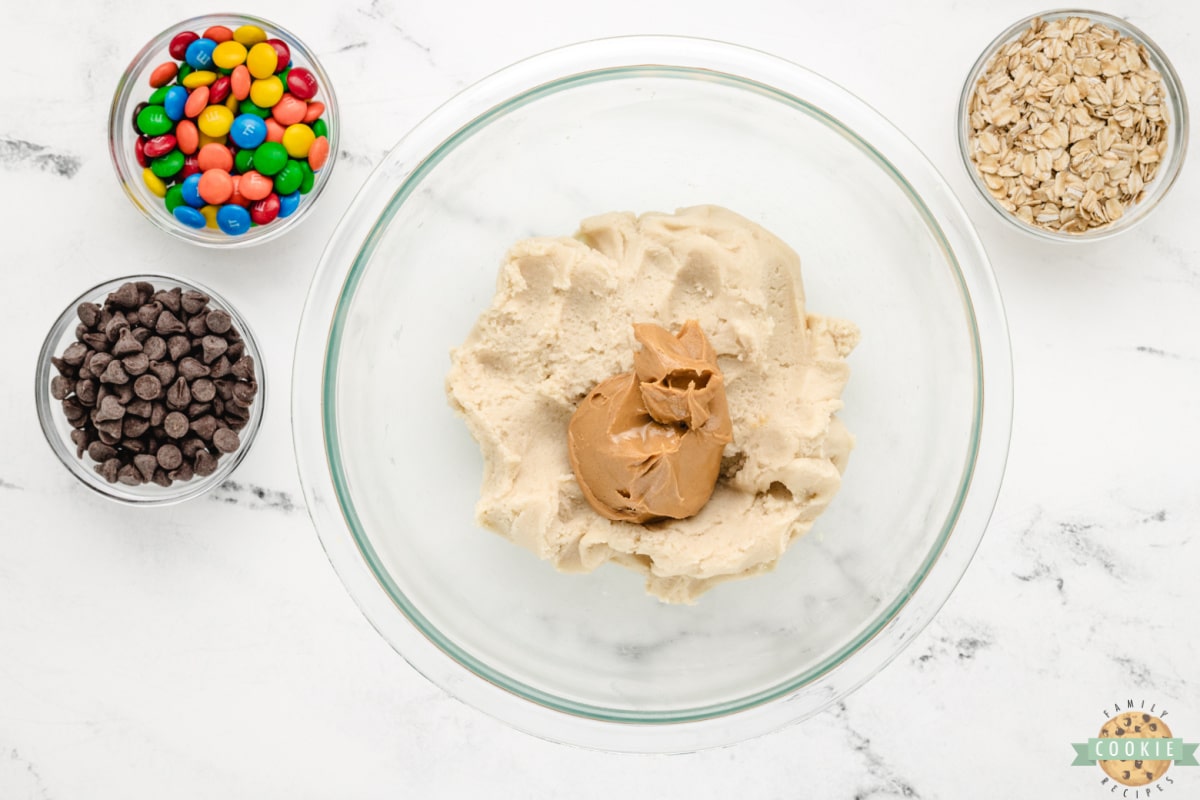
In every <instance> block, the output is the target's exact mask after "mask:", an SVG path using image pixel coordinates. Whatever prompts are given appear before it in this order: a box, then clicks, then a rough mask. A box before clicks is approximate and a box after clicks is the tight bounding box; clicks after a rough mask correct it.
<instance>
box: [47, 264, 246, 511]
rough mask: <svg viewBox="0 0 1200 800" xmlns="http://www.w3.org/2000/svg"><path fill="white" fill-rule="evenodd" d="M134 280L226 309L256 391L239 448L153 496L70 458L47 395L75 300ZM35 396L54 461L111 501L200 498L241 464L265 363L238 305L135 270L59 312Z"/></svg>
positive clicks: (146, 503)
mask: <svg viewBox="0 0 1200 800" xmlns="http://www.w3.org/2000/svg"><path fill="white" fill-rule="evenodd" d="M137 281H146V282H149V283H154V282H155V281H167V282H169V283H172V284H176V285H179V286H181V287H184V288H185V289H195V290H196V291H200V292H204V293H205V294H207V295H208V296H209V298H211V301H212V302H213V303H215V304H216V306H217V307H218V308H220V309H221V310H223V311H226V312H228V313H229V316H230V317H232V318H233V324H234V325H235V326H237V329H238V332H239V333H240V334H241V336H242V340H243V341H244V342H245V343H246V354H247V355H250V356H253V358H254V377H255V379H256V380H257V381H258V394H257V396H256V397H255V398H254V403H253V404H252V405H251V407H250V408H251V411H250V419H249V420H247V422H246V427H244V428H243V429H242V430H241V431H239V432H238V437H239V439H240V441H241V444H240V446H239V447H238V449H237V450H236V451H234V452H233V453H227V454H226V455H225V456H224V457H223V458H221V459H220V460H219V461H218V462H217V469H216V471H215V472H213V474H212V475H209V476H207V477H204V478H199V479H197V478H193V479H192V480H189V481H176V482H175V483H174V484H172V485H171V486H167V487H159V489H160V491H156V492H155V493H154V494H153V495H149V496H139V495H136V494H133V493H131V492H128V491H126V490H125V488H124V486H123V484H121V483H119V482H118V483H114V484H110V483H108V482H107V481H105V480H104V479H103V478H101V477H100V476H99V475H98V474H96V472H95V471H94V470H93V469H91V467H90V466H88V465H87V464H85V463H84V461H83V460H82V459H80V458H76V457H75V452H74V447H75V445H74V444H71V443H69V441H68V440H66V439H64V438H63V437H62V436H61V435H60V433H59V431H58V429H57V427H56V422H55V419H54V414H55V413H58V412H56V409H55V408H54V404H55V403H56V402H57V401H56V400H54V399H53V398H52V397H51V396H50V379H51V378H52V377H53V372H54V366H53V365H52V364H51V363H50V358H51V356H56V355H58V354H57V353H55V352H54V351H55V350H56V349H57V347H58V345H59V343H60V342H62V341H63V340H64V337H66V336H67V334H68V333H69V332H70V331H71V330H72V327H73V324H74V323H75V322H76V321H77V320H76V314H77V311H78V308H79V305H80V303H87V302H98V301H97V298H100V300H99V302H103V298H104V296H105V295H107V294H108V293H109V292H112V291H115V290H116V289H118V288H119V287H120V286H121V285H122V284H125V283H130V282H137ZM155 288H156V289H157V288H158V287H157V286H156V287H155ZM34 399H35V402H36V404H37V414H38V423H39V426H40V427H41V429H42V434H43V435H44V436H45V437H46V442H47V443H48V444H49V445H50V449H51V450H53V451H54V454H55V455H56V456H58V460H59V461H61V462H62V464H63V466H64V467H66V468H67V470H68V471H69V472H70V473H71V474H72V475H74V476H75V478H76V479H77V480H78V481H79V482H80V483H82V484H83V485H84V486H86V487H87V488H89V489H91V490H92V491H94V492H96V493H97V494H100V495H103V496H104V497H106V498H108V499H109V500H114V501H116V502H119V503H123V504H125V505H130V506H140V507H151V506H169V505H174V504H176V503H181V502H183V501H185V500H190V499H192V498H194V497H199V496H201V495H203V494H206V493H207V492H209V491H211V490H212V489H214V488H216V487H217V486H220V485H221V484H222V483H223V482H224V481H225V480H226V479H227V478H228V477H229V476H230V475H232V474H233V472H234V470H236V469H237V467H238V465H239V464H241V463H242V459H244V458H245V457H246V455H247V454H248V453H249V452H250V448H251V447H252V446H253V445H254V442H255V440H256V439H257V438H258V429H259V428H260V427H261V426H262V418H263V413H264V410H265V408H266V400H267V382H266V368H265V366H264V364H263V358H262V351H261V350H260V349H259V346H258V340H257V339H256V338H255V337H254V331H253V330H252V329H251V328H250V326H249V325H248V324H247V323H246V319H245V317H243V316H242V314H241V312H239V311H238V310H237V307H236V306H234V305H233V304H232V303H230V302H229V301H228V300H227V299H226V298H225V297H224V296H223V295H221V294H220V293H219V292H215V291H213V290H212V289H210V288H209V287H208V286H206V285H204V284H203V283H199V282H197V281H195V280H192V279H190V278H183V277H180V276H178V275H172V274H170V273H165V272H155V273H136V274H132V275H126V276H124V277H120V278H113V279H111V280H106V281H103V282H102V283H98V284H96V285H95V286H93V287H91V288H90V289H88V290H87V291H85V292H83V293H82V294H80V295H79V296H78V297H76V298H75V299H74V300H72V301H71V302H70V303H69V304H68V305H67V306H66V308H65V309H64V310H63V312H62V313H61V314H59V315H58V317H57V318H56V319H55V321H54V323H53V324H52V325H51V327H50V330H49V332H47V334H46V338H45V340H44V341H43V342H42V346H41V349H40V350H39V352H38V363H37V368H36V371H35V383H34Z"/></svg>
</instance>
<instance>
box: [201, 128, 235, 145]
mask: <svg viewBox="0 0 1200 800" xmlns="http://www.w3.org/2000/svg"><path fill="white" fill-rule="evenodd" d="M228 141H229V136H228V134H226V135H225V136H209V135H208V134H207V133H205V132H204V131H200V146H201V147H204V145H206V144H212V143H213V142H216V143H217V144H227V143H228Z"/></svg>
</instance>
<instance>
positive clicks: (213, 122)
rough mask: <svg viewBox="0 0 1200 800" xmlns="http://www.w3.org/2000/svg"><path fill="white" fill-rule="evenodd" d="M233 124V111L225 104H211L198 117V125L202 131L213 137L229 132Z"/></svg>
mask: <svg viewBox="0 0 1200 800" xmlns="http://www.w3.org/2000/svg"><path fill="white" fill-rule="evenodd" d="M232 124H233V112H232V111H230V110H229V109H228V108H226V107H225V106H209V107H208V108H206V109H204V110H203V111H201V112H200V116H199V117H197V118H196V127H198V128H199V129H200V132H201V133H203V134H206V135H208V136H211V137H213V138H216V137H218V136H224V135H225V134H227V133H229V126H231V125H232Z"/></svg>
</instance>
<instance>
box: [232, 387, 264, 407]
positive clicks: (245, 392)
mask: <svg viewBox="0 0 1200 800" xmlns="http://www.w3.org/2000/svg"><path fill="white" fill-rule="evenodd" d="M256 394H258V384H256V383H254V382H253V381H238V382H237V383H235V384H234V385H233V402H235V403H237V404H238V405H240V406H247V407H248V406H249V405H250V404H251V403H253V402H254V395H256Z"/></svg>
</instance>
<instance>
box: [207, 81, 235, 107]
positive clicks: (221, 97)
mask: <svg viewBox="0 0 1200 800" xmlns="http://www.w3.org/2000/svg"><path fill="white" fill-rule="evenodd" d="M229 90H230V81H229V76H228V75H220V76H218V77H217V79H216V80H215V81H213V82H212V86H209V87H208V102H210V103H224V102H225V101H226V100H228V99H229V98H230V97H231V96H232V95H231V94H230V91H229Z"/></svg>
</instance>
